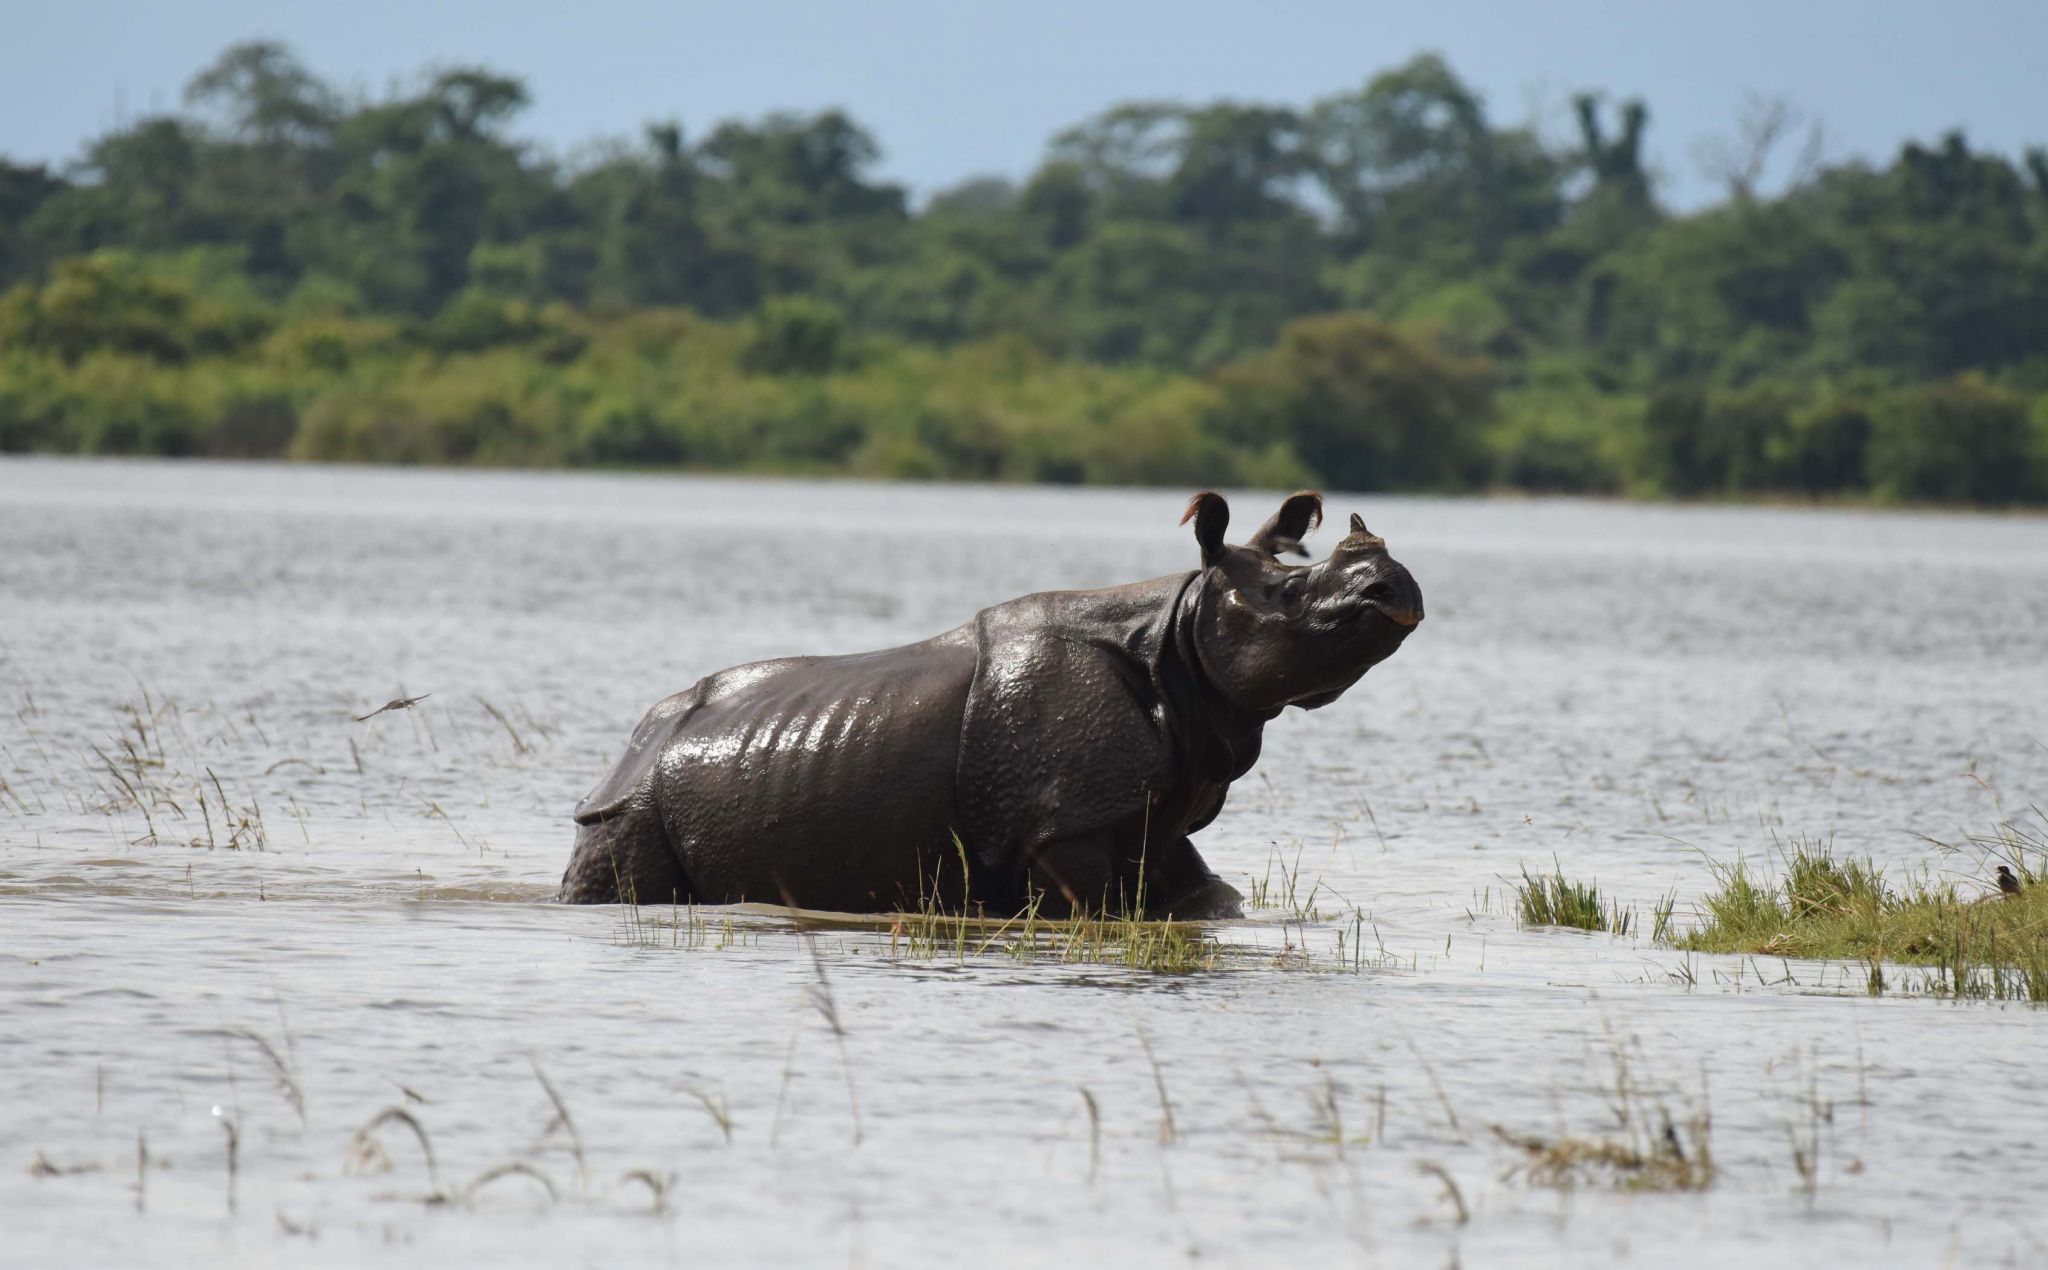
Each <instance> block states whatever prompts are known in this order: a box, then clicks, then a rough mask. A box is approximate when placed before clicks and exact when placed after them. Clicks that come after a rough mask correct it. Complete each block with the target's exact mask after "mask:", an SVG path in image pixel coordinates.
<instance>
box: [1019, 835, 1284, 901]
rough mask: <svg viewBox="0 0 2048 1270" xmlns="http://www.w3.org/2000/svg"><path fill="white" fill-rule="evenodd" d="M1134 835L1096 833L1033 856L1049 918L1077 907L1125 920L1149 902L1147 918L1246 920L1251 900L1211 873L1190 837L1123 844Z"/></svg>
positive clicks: (1035, 886)
mask: <svg viewBox="0 0 2048 1270" xmlns="http://www.w3.org/2000/svg"><path fill="white" fill-rule="evenodd" d="M1131 836H1132V835H1129V834H1121V835H1120V834H1116V833H1100V834H1090V835H1087V836H1084V837H1080V838H1071V839H1066V840H1064V841H1060V842H1055V843H1050V844H1048V845H1047V846H1045V847H1042V848H1040V849H1039V851H1038V852H1037V853H1036V854H1034V855H1033V857H1032V860H1031V865H1030V871H1029V874H1028V880H1027V885H1029V887H1030V888H1031V890H1032V892H1034V893H1036V894H1039V895H1040V896H1041V899H1040V909H1041V911H1043V912H1045V913H1046V914H1047V915H1048V916H1061V915H1064V914H1066V913H1070V912H1072V911H1073V910H1074V909H1075V908H1080V909H1085V910H1090V911H1093V912H1099V913H1109V914H1118V913H1123V912H1127V911H1129V910H1131V909H1134V908H1137V907H1138V906H1139V902H1140V897H1141V896H1142V903H1143V908H1144V913H1143V915H1144V916H1146V917H1152V918H1167V917H1172V918H1176V919H1178V920H1181V921H1217V920H1221V919H1224V918H1231V917H1242V916H1244V907H1243V905H1244V897H1243V896H1242V895H1240V894H1239V893H1238V890H1237V888H1236V887H1234V886H1231V885H1230V884H1229V883H1228V882H1225V881H1223V880H1222V879H1221V878H1219V877H1217V876H1216V875H1215V874H1214V873H1212V872H1210V870H1209V866H1208V864H1207V863H1205V862H1204V861H1203V859H1202V856H1201V853H1200V852H1198V851H1196V850H1195V844H1194V843H1192V842H1190V841H1188V839H1187V838H1185V837H1181V836H1175V837H1173V838H1170V839H1167V840H1166V841H1164V842H1152V843H1143V844H1141V845H1139V846H1137V847H1135V848H1132V847H1129V846H1128V845H1124V846H1121V847H1120V846H1119V843H1120V842H1121V843H1125V844H1127V843H1128V839H1129V837H1131ZM1141 877H1142V878H1143V887H1142V889H1141V888H1140V885H1139V880H1140V878H1141Z"/></svg>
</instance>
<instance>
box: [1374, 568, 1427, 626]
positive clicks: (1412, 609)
mask: <svg viewBox="0 0 2048 1270" xmlns="http://www.w3.org/2000/svg"><path fill="white" fill-rule="evenodd" d="M1401 581H1406V579H1402V580H1400V581H1380V582H1375V583H1373V584H1372V586H1370V587H1368V588H1367V589H1366V592H1365V597H1364V598H1365V606H1366V607H1367V608H1369V609H1371V610H1372V611H1373V612H1375V613H1378V614H1379V615H1380V616H1381V617H1384V618H1386V619H1387V620H1388V621H1389V622H1392V623H1393V624H1394V625H1396V626H1398V627H1400V628H1401V629H1402V630H1409V629H1411V628H1413V627H1414V626H1415V624H1416V623H1417V622H1420V621H1421V620H1422V592H1421V591H1420V590H1419V589H1418V588H1417V587H1416V586H1415V584H1414V582H1412V581H1408V582H1407V585H1405V586H1403V585H1401Z"/></svg>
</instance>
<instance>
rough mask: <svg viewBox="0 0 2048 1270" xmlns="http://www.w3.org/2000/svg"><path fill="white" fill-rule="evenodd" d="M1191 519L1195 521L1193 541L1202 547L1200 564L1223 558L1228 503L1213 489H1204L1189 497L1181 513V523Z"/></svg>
mask: <svg viewBox="0 0 2048 1270" xmlns="http://www.w3.org/2000/svg"><path fill="white" fill-rule="evenodd" d="M1191 520H1192V521H1194V522H1195V541H1196V542H1197V543H1200V544H1201V547H1202V564H1203V565H1204V566H1207V565H1212V564H1215V563H1216V562H1218V561H1219V560H1221V559H1222V558H1223V531H1224V530H1225V529H1228V528H1229V527H1230V504H1229V503H1226V502H1224V501H1223V495H1221V494H1218V493H1217V492H1216V491H1215V490H1211V489H1205V490H1203V491H1202V492H1201V493H1199V494H1197V495H1195V496H1194V497H1193V498H1191V499H1189V500H1188V509H1187V510H1186V511H1184V512H1182V513H1181V517H1180V523H1181V524H1183V525H1185V524H1187V523H1188V522H1189V521H1191Z"/></svg>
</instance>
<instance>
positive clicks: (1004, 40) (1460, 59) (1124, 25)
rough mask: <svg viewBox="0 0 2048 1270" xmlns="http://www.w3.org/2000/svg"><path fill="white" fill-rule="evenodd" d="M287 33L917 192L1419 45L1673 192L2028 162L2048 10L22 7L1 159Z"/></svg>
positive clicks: (1356, 67) (390, 72) (2047, 6)
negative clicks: (1919, 143) (1637, 117)
mask: <svg viewBox="0 0 2048 1270" xmlns="http://www.w3.org/2000/svg"><path fill="white" fill-rule="evenodd" d="M258 35H261V36H265V37H268V38H274V39H281V40H284V41H286V42H287V43H289V44H291V45H293V46H294V47H295V48H296V49H297V50H298V52H299V54H300V55H301V56H302V57H303V58H304V59H305V61H306V62H307V63H308V64H309V65H310V66H311V67H312V68H313V69H314V70H315V71H316V72H318V73H320V74H321V75H323V76H325V77H327V78H329V79H331V80H333V81H334V82H336V83H338V84H340V85H342V86H344V87H353V88H361V89H365V90H368V91H371V92H378V91H381V90H382V89H383V88H384V87H385V86H386V85H387V84H388V83H390V82H391V81H392V80H393V79H394V78H399V79H403V78H407V77H410V76H412V75H414V74H415V73H416V72H417V71H418V70H419V69H420V68H421V67H422V66H424V65H427V64H430V63H483V64H486V65H489V66H491V67H493V68H494V69H498V70H501V71H507V72H510V73H513V74H516V75H519V76H522V77H524V78H525V79H526V80H527V82H528V84H529V86H530V87H531V89H532V90H533V96H534V105H533V107H532V109H531V110H529V111H528V112H527V113H526V114H525V115H524V116H522V118H521V120H520V122H519V124H518V127H517V131H518V132H519V133H520V134H521V135H523V136H526V137H530V138H533V139H535V140H538V141H540V142H541V143H543V144H544V145H546V146H548V147H549V148H551V149H553V150H556V151H558V152H561V153H565V154H567V153H571V152H573V151H574V150H575V148H576V147H577V146H578V145H580V144H581V143H584V142H587V141H590V140H592V139H594V138H598V137H603V136H621V135H628V134H636V133H637V132H638V127H639V124H640V123H641V122H643V121H646V120H649V119H654V118H660V117H670V116H675V117H680V118H681V119H682V120H683V122H684V126H685V128H686V129H687V131H688V132H689V133H690V134H691V135H693V136H694V135H701V134H702V133H703V131H704V130H705V127H706V125H707V124H709V123H711V122H712V121H714V120H716V119H719V118H723V117H726V116H730V115H755V114H759V113H762V112H765V111H768V110H772V109H778V108H798V109H802V108H817V107H824V106H842V107H845V108H847V109H848V110H849V111H851V113H852V114H853V115H854V116H855V117H856V118H857V119H859V120H860V121H861V122H862V123H864V124H865V125H867V127H868V128H869V129H870V130H872V131H873V132H874V133H875V134H876V135H877V137H878V138H879V139H880V140H881V143H882V146H883V149H884V159H883V172H884V174H885V175H887V176H888V177H890V178H892V179H895V180H899V181H903V182H905V183H907V184H909V185H910V186H911V187H912V188H913V189H915V190H917V191H919V192H929V191H930V190H932V189H934V188H938V187H942V186H945V185H948V184H951V183H953V182H955V181H957V180H960V179H961V178H964V177H967V176H971V175H976V174H983V173H1002V174H1008V175H1013V176H1019V175H1022V174H1024V173H1026V172H1028V171H1029V170H1030V168H1031V167H1032V166H1033V165H1034V164H1035V163H1036V161H1037V159H1038V157H1039V155H1040V152H1041V149H1042V147H1043V145H1044V142H1045V140H1046V138H1048V137H1049V136H1050V135H1051V134H1052V133H1053V132H1055V131H1057V130H1058V129H1060V128H1062V127H1064V126H1066V125H1068V124H1071V123H1074V122H1076V121H1078V120H1080V119H1082V118H1084V117H1086V116H1087V115H1089V114H1091V113H1093V112H1095V111H1096V110H1099V109H1101V108H1102V107H1104V106H1107V105H1109V104H1111V103H1113V102H1117V101H1121V100H1127V99H1131V98H1137V97H1169V98H1183V99H1190V100H1201V99H1208V98H1215V97H1232V98H1239V99H1251V100H1264V101H1275V102H1283V103H1289V104H1293V105H1303V104H1306V103H1307V102H1309V101H1310V100H1312V99H1313V98H1315V97H1318V96H1321V95H1323V94H1326V93H1329V92H1332V91H1336V90H1342V89H1348V88H1352V87H1355V86H1357V85H1359V84H1360V83H1362V82H1363V81H1364V80H1365V78H1366V77H1367V76H1369V75H1370V74H1371V73H1373V72H1374V71H1376V70H1380V69H1383V68H1385V67H1388V66H1390V65H1393V64H1395V63H1397V62H1400V61H1402V60H1404V59H1406V58H1408V57H1409V56H1410V55H1412V54H1414V53H1416V52H1417V51H1420V50H1425V49H1433V50H1436V51H1439V52H1441V53H1443V54H1445V55H1446V56H1447V57H1448V58H1449V59H1450V61H1451V64H1452V66H1453V67H1454V68H1455V69H1456V70H1457V71H1458V72H1459V73H1460V74H1461V75H1463V76H1464V77H1465V78H1466V79H1467V80H1468V81H1469V82H1470V83H1472V84H1473V85H1475V86H1476V87H1477V88H1478V89H1479V90H1480V91H1481V92H1482V94H1483V95H1484V96H1485V98H1486V101H1487V104H1488V107H1489V109H1490V111H1491V112H1492V114H1493V116H1494V118H1495V119H1496V120H1500V121H1515V122H1519V121H1524V120H1527V119H1529V118H1531V116H1532V112H1533V113H1535V114H1536V115H1537V116H1538V117H1540V119H1541V120H1542V121H1543V122H1544V124H1545V126H1546V127H1547V128H1548V129H1550V130H1551V131H1553V132H1555V133H1558V134H1559V135H1564V134H1565V133H1566V132H1567V131H1568V129H1569V127H1570V122H1569V117H1568V114H1567V113H1566V112H1567V109H1568V105H1567V103H1568V100H1569V96H1570V94H1571V93H1573V92H1575V91H1578V90H1581V89H1601V90H1605V91H1606V92H1608V93H1610V94H1613V95H1616V96H1624V97H1625V96H1633V95H1639V96H1641V97H1643V98H1644V99H1645V100H1647V101H1648V103H1649V105H1650V111H1651V125H1650V134H1649V140H1650V148H1651V152H1652V160H1653V162H1654V164H1655V166H1656V168H1657V170H1658V171H1659V173H1660V174H1661V177H1662V180H1663V185H1662V189H1663V192H1664V194H1665V196H1666V197H1667V198H1669V199H1671V200H1673V201H1674V202H1676V203H1679V204H1681V205H1687V204H1693V203H1697V202H1699V201H1701V200H1703V199H1706V198H1709V197H1712V196H1713V195H1714V193H1715V190H1714V187H1713V185H1712V184H1711V183H1710V182H1708V181H1707V180H1706V179H1705V178H1704V177H1703V176H1702V175H1701V174H1700V172H1699V170H1698V166H1697V163H1696V161H1695V153H1696V146H1697V143H1698V141H1699V140H1700V139H1701V138H1703V137H1709V136H1713V135H1717V134H1719V135H1726V134H1728V133H1730V132H1731V131H1732V128H1733V120H1734V118H1735V113H1736V110H1737V107H1738V105H1739V103H1740V102H1741V101H1742V99H1743V96H1744V94H1745V93H1746V92H1756V93H1764V94H1771V95H1782V96H1784V97H1787V98H1789V99H1790V100H1791V101H1793V102H1794V103H1796V104H1797V105H1798V106H1800V107H1801V108H1803V109H1804V110H1805V111H1806V112H1808V114H1809V115H1811V116H1813V117H1817V118H1819V119H1820V120H1821V121H1823V123H1824V125H1825V128H1826V136H1827V138H1828V151H1827V153H1828V157H1830V158H1831V159H1840V158H1844V157H1848V156H1852V155H1857V156H1864V157H1869V158H1875V159H1880V160H1881V159H1885V158H1888V157H1889V156H1890V155H1891V154H1892V153H1893V152H1894V151H1895V150H1896V148H1897V146H1898V144H1899V143H1900V142H1901V141H1902V140H1904V139H1906V138H1908V137H1922V138H1926V137H1933V136H1936V135H1938V134H1939V133H1941V132H1942V131H1944V130H1946V129H1948V128H1952V127H1961V128H1963V129H1965V130H1966V131H1967V132H1968V134H1969V136H1970V138H1971V140H1972V141H1973V142H1974V143H1975V144H1977V145H1979V146H1983V147H1987V148H1992V149H1998V150H2002V151H2006V152H2008V153H2017V152H2018V150H2019V149H2020V147H2022V146H2023V145H2027V144H2036V143H2043V142H2048V70H2044V62H2043V53H2044V50H2048V0H2009V2H2008V0H1997V2H1992V0H1977V2H1972V0H1946V2H1945V3H1939V4H1936V3H1906V2H1905V0H1769V2H1759V0H1715V2H1713V3H1693V4H1678V3H1669V2H1664V0H1658V2H1655V3H1636V4H1624V3H1611V2H1601V3H1594V2H1591V0H1542V2H1538V0H1526V2H1517V3H1510V2H1508V0H1493V2H1492V3H1481V2H1478V0H1401V2H1398V3H1379V2H1376V0H1375V2H1368V0H1349V2H1345V0H1269V2H1267V3H1259V4H1254V3H1223V2H1222V0H1079V2H1076V0H1035V2H1033V3H1014V4H993V3H979V2H977V0H950V2H946V3H939V2H932V3H916V2H912V0H840V2H831V0H788V2H785V3H774V2H771V0H753V2H751V3H724V2H719V3H708V2H699V3H666V4H664V3H656V2H655V0H610V2H600V0H584V2H582V3H572V2H566V0H549V3H545V4H540V3H528V2H526V0H493V2H492V3H481V2H472V0H464V2H457V3H435V2H433V0H321V2H320V3H297V2H292V0H204V2H200V0H192V2H189V3H184V4H164V3H155V4H149V3H140V2H137V0H8V2H7V4H6V5H5V10H4V12H0V153H4V154H6V155H8V156H9V157H11V158H13V159H15V160H17V161H19V160H22V159H28V160H36V161H64V160H69V159H71V158H73V157H75V156H76V154H77V153H78V149H79V144H80V142H81V141H82V140H83V139H84V138H86V137H89V136H92V135H94V134H96V133H98V132H101V131H103V130H105V129H106V128H108V127H109V126H110V125H112V124H114V123H115V122H116V121H117V120H119V119H121V118H122V117H123V116H124V112H125V115H126V116H128V117H132V116H134V115H136V114H139V113H144V112H148V111H150V110H154V109H165V108H170V107H173V106H176V105H177V104H178V100H179V92H180V89H181V88H182V86H183V84H184V82H185V81H186V79H187V78H189V77H190V76H191V75H192V73H193V72H194V71H196V70H197V69H199V68H200V67H201V66H203V65H205V64H206V63H207V62H208V61H210V60H211V59H212V58H213V56H214V55H215V54H216V53H218V52H219V51H220V49H221V48H222V47H223V46H225V45H226V44H228V43H229V42H231V41H234V40H238V39H245V38H249V37H252V36H258Z"/></svg>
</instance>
